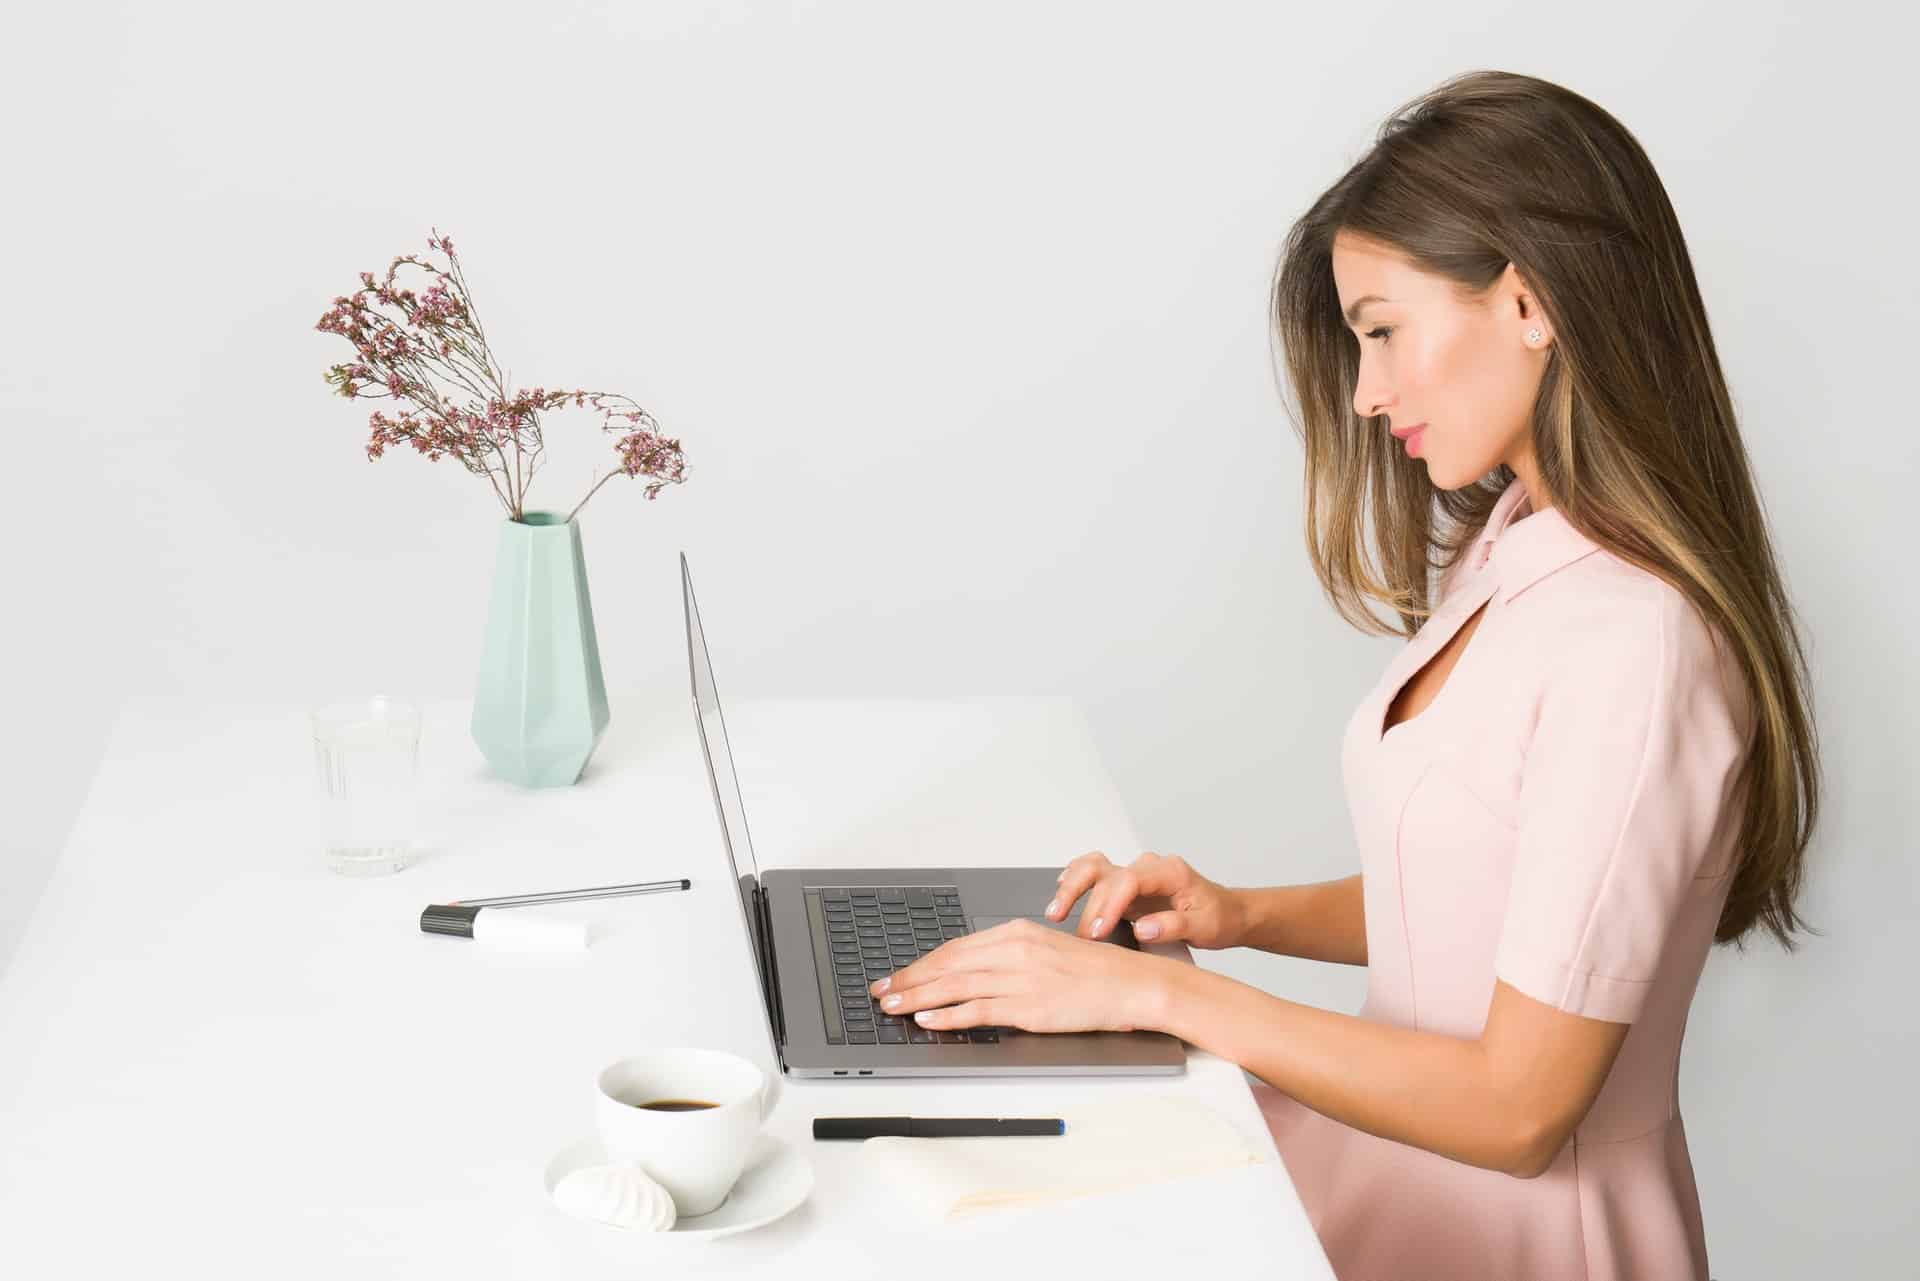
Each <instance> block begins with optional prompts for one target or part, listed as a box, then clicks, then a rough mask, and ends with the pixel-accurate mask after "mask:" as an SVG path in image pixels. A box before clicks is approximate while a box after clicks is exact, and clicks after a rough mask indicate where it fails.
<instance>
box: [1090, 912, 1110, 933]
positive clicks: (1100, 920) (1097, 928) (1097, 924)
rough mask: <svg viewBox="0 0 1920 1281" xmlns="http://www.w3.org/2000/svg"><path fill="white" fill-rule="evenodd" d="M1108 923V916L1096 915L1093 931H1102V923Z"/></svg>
mask: <svg viewBox="0 0 1920 1281" xmlns="http://www.w3.org/2000/svg"><path fill="white" fill-rule="evenodd" d="M1106 923H1107V918H1106V917H1104V916H1096V917H1094V918H1093V932H1094V933H1095V934H1098V933H1099V932H1100V927H1101V926H1102V925H1105V924H1106Z"/></svg>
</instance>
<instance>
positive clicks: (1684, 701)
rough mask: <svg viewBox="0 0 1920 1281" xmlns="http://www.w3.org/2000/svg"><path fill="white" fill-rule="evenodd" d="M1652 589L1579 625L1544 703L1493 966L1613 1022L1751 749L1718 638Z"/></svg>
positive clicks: (1654, 956)
mask: <svg viewBox="0 0 1920 1281" xmlns="http://www.w3.org/2000/svg"><path fill="white" fill-rule="evenodd" d="M1661 587H1662V589H1663V591H1662V592H1661V593H1660V594H1659V596H1658V597H1657V599H1656V600H1654V601H1653V602H1651V603H1648V604H1643V603H1642V602H1643V601H1646V600H1647V598H1644V597H1643V598H1642V600H1641V601H1635V602H1632V603H1631V604H1629V605H1628V606H1627V607H1625V608H1622V609H1620V610H1617V611H1615V612H1614V616H1612V617H1610V618H1609V619H1608V620H1607V621H1606V622H1604V623H1603V624H1600V625H1597V626H1594V627H1590V628H1587V629H1585V631H1584V634H1583V635H1582V636H1581V637H1580V639H1579V641H1578V642H1577V643H1576V644H1575V645H1574V646H1573V647H1572V648H1571V649H1570V650H1569V651H1568V652H1567V653H1566V654H1565V656H1564V658H1563V660H1562V661H1560V662H1558V663H1556V664H1555V671H1554V674H1553V676H1552V677H1551V678H1550V679H1549V681H1548V683H1547V686H1546V688H1545V690H1544V692H1543V693H1542V695H1541V698H1540V702H1539V706H1538V713H1537V718H1536V720H1535V724H1534V729H1533V734H1532V736H1531V738H1530V740H1529V742H1528V744H1527V747H1526V751H1525V755H1524V758H1523V760H1522V763H1521V768H1520V788H1519V804H1518V824H1517V827H1518V830H1517V833H1516V845H1515V854H1514V868H1513V878H1512V883H1511V889H1510V891H1509V894H1508V900H1507V912H1506V918H1505V921H1504V923H1503V925H1502V927H1501V934H1500V943H1499V949H1498V951H1497V953H1496V958H1495V965H1494V968H1495V973H1496V974H1497V975H1498V976H1499V977H1500V978H1501V979H1504V980H1505V981H1506V982H1507V983H1509V984H1511V985H1512V986H1513V987H1515V988H1518V989H1519V990H1520V991H1522V992H1525V993H1526V994H1527V995H1528V996H1531V997H1533V998H1534V999H1535V1000H1538V1001H1542V1002H1545V1003H1546V1004H1548V1005H1551V1006H1554V1007H1555V1008H1556V1009H1561V1010H1565V1011H1567V1012H1569V1013H1572V1014H1581V1015H1585V1016H1587V1017H1589V1018H1595V1019H1605V1020H1607V1021H1609V1022H1616V1023H1630V1022H1632V1021H1633V1020H1634V1019H1635V1018H1636V1017H1638V1015H1639V1013H1640V1010H1641V1007H1642V1006H1643V1005H1644V1004H1645V1002H1646V998H1647V992H1648V989H1649V987H1650V985H1651V983H1652V981H1653V978H1654V975H1655V972H1656V970H1657V969H1658V968H1659V964H1660V957H1661V954H1662V952H1663V951H1664V949H1665V947H1666V943H1667V939H1668V937H1669V935H1670V934H1671V933H1672V930H1673V925H1674V922H1675V919H1676V918H1677V917H1678V916H1679V914H1680V912H1681V910H1682V908H1683V907H1684V905H1685V903H1686V901H1687V899H1688V896H1689V895H1691V894H1693V893H1696V892H1698V885H1697V882H1696V878H1697V877H1700V876H1702V875H1705V874H1707V873H1709V871H1710V870H1711V869H1710V868H1709V867H1708V858H1709V855H1710V854H1711V853H1712V851H1713V848H1714V846H1715V843H1716V841H1719V840H1721V839H1722V838H1723V836H1724V835H1725V833H1724V832H1723V827H1724V824H1723V818H1724V817H1726V806H1727V804H1728V802H1729V799H1730V797H1731V793H1732V788H1733V786H1734V784H1735V781H1736V777H1737V774H1738V772H1739V767H1740V765H1741V763H1742V761H1743V760H1744V758H1745V756H1746V753H1747V750H1748V746H1749V742H1748V730H1749V724H1748V721H1747V719H1746V706H1747V704H1746V702H1745V700H1744V699H1743V698H1742V699H1739V700H1737V701H1736V699H1735V698H1733V697H1731V696H1730V695H1731V694H1732V693H1733V691H1730V690H1729V689H1728V688H1727V687H1726V685H1725V684H1724V683H1723V678H1722V673H1721V667H1720V663H1719V660H1718V657H1717V655H1716V651H1715V649H1714V646H1713V643H1712V637H1711V633H1709V632H1708V630H1707V629H1706V627H1705V626H1704V624H1702V623H1701V622H1700V621H1699V617H1698V615H1697V614H1695V613H1694V612H1693V610H1692V607H1691V606H1690V605H1688V604H1687V603H1686V601H1685V598H1684V597H1682V596H1680V594H1679V593H1678V592H1677V591H1673V590H1672V589H1671V588H1668V587H1666V585H1665V584H1662V585H1661ZM1669 593H1670V594H1669Z"/></svg>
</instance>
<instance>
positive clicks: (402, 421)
mask: <svg viewBox="0 0 1920 1281" xmlns="http://www.w3.org/2000/svg"><path fill="white" fill-rule="evenodd" d="M427 247H428V248H430V249H439V250H441V251H442V252H444V253H445V254H446V255H447V260H448V265H449V267H450V268H451V272H450V273H449V272H446V271H442V270H440V269H439V268H438V267H436V266H435V265H434V264H433V263H431V262H426V261H423V260H421V259H419V258H416V257H414V256H413V255H411V254H407V255H403V256H401V257H398V258H395V259H394V260H393V262H392V264H391V265H389V266H388V268H387V276H386V279H385V280H384V281H382V282H380V283H375V281H374V277H373V274H372V273H371V272H365V271H363V272H361V273H360V284H361V288H360V289H359V290H358V291H356V292H355V293H353V294H352V295H350V296H345V297H338V298H335V299H334V300H333V306H332V307H331V308H330V309H329V310H328V311H327V312H326V314H324V315H323V316H321V317H320V322H319V323H318V324H317V325H315V326H314V328H315V329H318V330H320V331H321V332H323V333H331V334H339V335H341V336H342V337H344V338H346V339H347V340H348V341H350V342H351V343H352V344H353V348H354V352H355V354H356V355H357V356H358V359H357V360H355V361H352V362H349V363H346V364H339V365H334V366H333V367H332V368H330V369H329V370H328V371H327V375H326V381H327V383H328V385H329V386H332V387H334V388H335V389H336V391H337V392H338V394H339V395H342V396H348V397H357V398H361V399H379V400H398V401H405V402H407V403H408V404H410V405H412V406H413V408H410V409H402V410H400V411H399V416H398V417H397V418H389V417H388V416H387V415H386V414H385V413H383V412H381V411H379V410H375V411H374V413H373V416H372V417H371V418H369V419H368V422H367V426H368V429H369V434H368V439H367V447H366V448H367V457H368V458H369V459H375V458H379V457H381V456H382V455H383V454H385V453H386V451H387V448H388V447H389V446H391V445H398V444H401V443H402V442H406V443H410V444H412V446H413V448H414V451H415V452H416V453H419V454H422V455H424V456H425V457H426V458H427V460H428V461H430V462H434V461H438V460H439V459H441V458H446V457H451V458H454V459H457V460H458V461H459V462H460V463H461V465H462V466H464V467H465V468H466V469H467V470H468V471H471V472H474V473H477V474H480V475H484V476H486V477H487V481H488V483H489V484H491V485H492V486H493V492H494V494H495V495H496V496H497V497H498V498H499V499H500V501H501V502H502V503H503V504H504V505H505V506H506V509H507V514H508V516H509V517H511V518H512V519H513V520H521V519H524V516H525V505H526V494H527V487H528V486H529V485H530V484H531V483H532V482H533V477H534V475H535V473H537V472H538V471H539V469H540V460H541V457H542V456H543V454H544V453H545V449H546V442H545V440H544V438H543V436H542V434H541V431H540V414H541V412H542V411H544V410H548V409H559V408H562V407H564V406H565V405H566V404H567V402H568V401H569V400H571V401H572V402H573V404H574V407H575V408H582V407H585V406H586V405H588V404H591V405H592V406H593V407H594V408H595V409H598V410H600V411H601V413H602V415H603V418H604V421H603V422H602V424H601V430H602V431H609V432H618V433H621V434H620V437H619V439H617V440H616V441H614V445H613V448H614V452H615V454H616V455H618V457H619V460H620V464H619V467H618V468H616V469H615V470H614V471H611V472H609V473H607V475H605V476H603V477H601V478H600V479H599V480H598V481H596V482H595V483H594V485H593V486H592V488H590V489H588V490H587V494H586V498H582V499H581V500H580V501H579V502H578V503H576V504H575V505H574V507H573V510H572V511H570V512H568V513H567V519H568V520H572V519H573V517H574V516H575V515H576V514H577V513H578V512H579V511H580V509H581V508H582V507H584V506H586V504H587V499H588V498H592V497H593V496H594V494H595V493H597V492H599V489H600V486H601V485H604V484H606V483H607V481H609V480H612V479H613V478H614V477H615V476H648V477H651V478H652V483H651V484H649V485H648V486H647V489H646V496H647V497H648V498H649V499H651V498H653V497H655V496H656V495H657V494H658V493H659V492H660V490H661V489H663V488H665V487H666V486H667V485H669V484H679V483H681V482H683V481H684V480H685V479H686V465H685V461H684V460H683V458H682V457H681V453H680V442H679V441H677V440H668V439H667V438H666V437H664V436H662V435H661V434H660V430H659V428H660V424H659V423H657V422H656V421H654V418H653V415H651V414H649V413H648V412H647V411H646V410H644V409H642V408H640V406H639V405H637V404H634V402H633V401H632V400H630V399H629V398H627V397H626V396H621V395H617V394H614V393H610V392H589V391H584V390H573V391H560V390H555V391H549V390H547V389H546V388H544V387H536V388H534V389H533V390H532V391H522V392H516V393H509V392H508V391H507V389H506V382H507V379H506V375H505V374H504V373H502V372H501V371H500V369H499V367H498V366H497V365H496V364H495V363H494V359H493V354H492V352H491V351H490V350H489V349H488V347H487V339H486V331H485V330H484V329H483V328H482V327H481V324H480V317H479V315H478V313H477V312H476V311H475V310H474V307H473V299H472V296H471V295H470V294H469V293H468V291H467V282H466V274H465V273H464V272H462V271H461V270H460V261H459V259H458V258H457V257H456V256H455V255H454V252H453V241H452V240H451V239H450V238H448V237H446V236H442V235H440V234H439V231H438V229H435V231H434V234H433V235H432V236H430V237H428V239H427ZM403 263H407V264H411V265H413V266H415V267H418V268H420V269H421V270H423V271H426V272H427V273H429V274H430V275H431V276H432V277H433V281H432V283H431V284H429V285H427V287H426V288H425V291H424V292H416V291H414V290H412V289H407V288H395V278H396V276H397V274H398V272H399V269H400V266H401V264H403ZM369 295H371V296H372V297H373V299H374V300H375V301H376V302H377V303H379V304H380V305H381V306H384V307H389V308H392V309H394V310H395V311H397V312H398V313H399V315H400V317H401V319H402V320H404V322H405V324H404V327H403V326H402V325H401V324H398V323H396V322H395V320H394V318H393V317H391V316H388V315H386V314H383V313H382V312H381V311H380V310H379V309H378V308H377V307H375V306H372V305H370V304H369V303H368V302H367V301H366V298H367V297H368V296H369ZM409 331H411V332H409ZM442 384H444V385H445V389H444V390H443V387H442ZM373 388H378V389H379V390H378V391H372V390H369V389H373ZM462 393H465V394H466V397H467V399H466V400H465V401H464V402H459V401H458V400H457V398H458V397H459V396H460V395H461V394H462ZM475 398H478V399H475ZM619 402H624V403H625V404H626V405H630V406H632V408H631V409H617V408H614V405H615V404H616V403H619ZM621 420H623V421H624V422H625V423H627V424H631V426H630V427H623V426H622V425H620V421H621ZM509 449H511V450H512V457H511V458H509V457H508V450H509Z"/></svg>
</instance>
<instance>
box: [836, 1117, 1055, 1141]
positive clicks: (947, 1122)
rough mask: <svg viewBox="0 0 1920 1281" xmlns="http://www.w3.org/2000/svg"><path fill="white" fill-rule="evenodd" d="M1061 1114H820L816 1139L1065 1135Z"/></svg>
mask: <svg viewBox="0 0 1920 1281" xmlns="http://www.w3.org/2000/svg"><path fill="white" fill-rule="evenodd" d="M1066 1132H1067V1123H1066V1122H1065V1121H1063V1120H1061V1119H1060V1118H1059V1117H1026V1116H1002V1117H993V1116H816V1117H815V1118H813V1137H814V1138H816V1139H872V1138H878V1137H880V1136H882V1135H897V1136H899V1137H901V1138H908V1139H974V1138H997V1137H1005V1136H1011V1135H1054V1134H1065V1133H1066Z"/></svg>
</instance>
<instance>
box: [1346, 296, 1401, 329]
mask: <svg viewBox="0 0 1920 1281" xmlns="http://www.w3.org/2000/svg"><path fill="white" fill-rule="evenodd" d="M1392 301H1393V299H1391V298H1382V297H1381V296H1380V295H1379V294H1362V295H1361V296H1360V297H1358V298H1355V299H1354V300H1353V305H1352V306H1351V307H1348V308H1347V323H1348V324H1349V325H1357V324H1359V323H1360V310H1361V308H1363V307H1365V306H1366V305H1367V304H1368V303H1370V302H1392Z"/></svg>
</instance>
